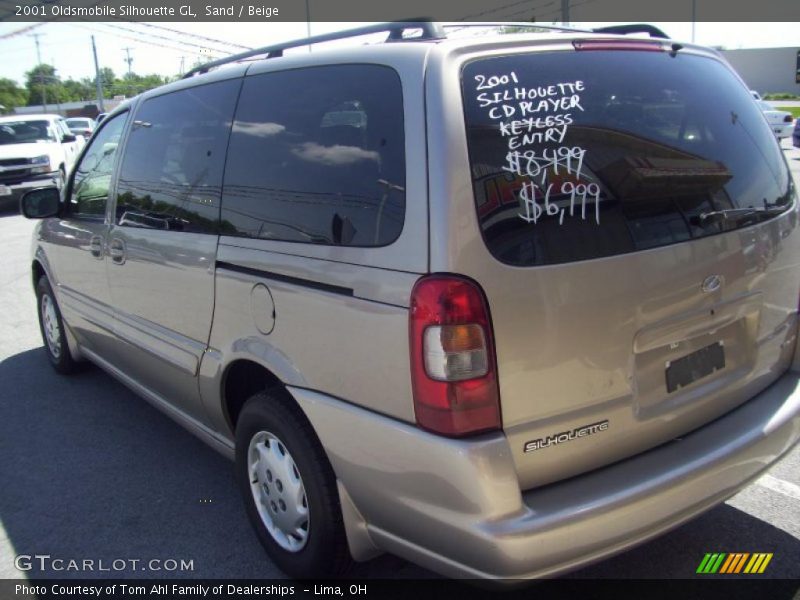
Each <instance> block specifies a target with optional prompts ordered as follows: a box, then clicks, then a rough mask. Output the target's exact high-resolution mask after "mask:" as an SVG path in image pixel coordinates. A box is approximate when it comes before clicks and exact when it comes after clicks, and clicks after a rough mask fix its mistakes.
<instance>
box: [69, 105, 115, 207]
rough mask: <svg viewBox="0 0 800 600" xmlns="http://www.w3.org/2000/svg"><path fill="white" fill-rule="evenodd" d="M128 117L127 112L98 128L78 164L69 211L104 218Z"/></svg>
mask: <svg viewBox="0 0 800 600" xmlns="http://www.w3.org/2000/svg"><path fill="white" fill-rule="evenodd" d="M127 119H128V113H127V112H125V113H122V114H120V115H117V116H115V117H114V118H113V119H111V120H110V121H108V122H107V123H106V124H105V126H104V127H103V128H102V129H101V130H100V131H98V132H97V135H96V136H95V137H94V138H93V139H92V141H91V143H90V144H89V147H88V148H87V149H86V152H85V153H84V155H83V157H82V158H81V161H80V163H79V164H78V165H77V166H76V167H75V175H74V179H73V182H72V191H71V193H70V197H69V202H67V211H68V212H69V213H70V214H72V215H74V216H78V217H96V218H101V219H102V218H103V217H104V216H105V213H106V202H107V200H108V192H109V190H110V189H111V175H112V173H113V171H114V158H115V157H116V155H117V149H118V147H119V141H120V138H121V137H122V131H123V130H124V129H125V122H126V121H127Z"/></svg>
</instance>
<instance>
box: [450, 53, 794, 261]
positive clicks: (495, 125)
mask: <svg viewBox="0 0 800 600" xmlns="http://www.w3.org/2000/svg"><path fill="white" fill-rule="evenodd" d="M462 86H463V95H464V108H465V116H466V124H467V138H468V140H467V141H468V146H469V156H470V161H471V169H472V182H473V190H474V194H475V202H476V210H477V212H478V218H479V221H480V226H481V230H482V233H483V236H484V240H485V241H486V244H487V246H488V248H489V250H490V251H491V252H492V254H494V255H495V256H496V257H497V258H498V259H500V260H501V261H503V262H505V263H508V264H513V265H519V266H531V265H541V264H553V263H560V262H569V261H576V260H585V259H591V258H598V257H602V256H610V255H614V254H622V253H626V252H635V251H638V250H642V249H646V248H653V247H656V246H664V245H667V244H673V243H679V242H683V241H688V240H691V239H693V238H698V237H703V236H707V235H713V234H717V233H721V232H724V231H729V230H732V229H736V228H739V227H744V226H746V225H750V224H752V223H754V222H758V221H759V220H763V219H767V218H771V217H772V216H774V215H775V214H776V211H774V210H769V211H758V212H756V211H740V212H736V213H726V214H728V215H729V218H726V219H708V218H704V215H705V214H706V213H709V212H711V211H720V210H725V209H731V208H748V207H759V208H764V207H766V208H774V207H787V208H788V206H789V205H791V202H792V198H793V189H792V187H791V180H790V178H789V175H788V172H787V168H786V163H785V161H784V158H783V156H782V155H781V151H780V148H779V147H778V145H777V144H776V143H775V139H774V136H773V135H772V133H771V131H770V129H769V127H768V126H767V124H766V122H765V121H764V118H763V117H762V115H761V114H760V112H759V110H758V107H757V106H756V103H755V102H753V97H752V96H751V95H750V93H749V91H748V90H747V89H746V88H745V87H743V86H742V85H741V83H740V82H739V81H738V80H737V79H736V77H735V76H734V75H733V74H732V73H731V72H730V71H729V70H728V68H727V67H725V66H724V65H723V64H722V63H720V62H718V61H716V60H714V59H711V58H706V57H701V56H697V55H691V54H688V53H685V52H684V53H677V54H676V55H674V56H673V55H671V54H670V53H667V52H641V51H604V50H597V51H584V52H578V51H566V52H548V53H536V54H523V55H520V54H517V55H512V56H503V57H497V58H488V59H477V60H474V61H472V62H470V63H468V64H467V65H466V66H465V67H464V70H463V73H462ZM777 212H780V211H777Z"/></svg>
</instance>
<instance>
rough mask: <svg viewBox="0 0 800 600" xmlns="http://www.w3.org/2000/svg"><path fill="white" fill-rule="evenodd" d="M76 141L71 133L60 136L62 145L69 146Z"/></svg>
mask: <svg viewBox="0 0 800 600" xmlns="http://www.w3.org/2000/svg"><path fill="white" fill-rule="evenodd" d="M77 139H78V138H77V137H75V136H74V135H72V134H71V133H70V134H66V133H65V134H64V135H62V136H61V143H62V144H69V143H70V142H74V141H76V140H77Z"/></svg>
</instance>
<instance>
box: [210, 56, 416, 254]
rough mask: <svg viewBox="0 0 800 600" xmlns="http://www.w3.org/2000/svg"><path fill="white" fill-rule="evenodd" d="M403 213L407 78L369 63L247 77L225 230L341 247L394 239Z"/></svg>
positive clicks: (231, 158)
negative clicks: (402, 84) (403, 87)
mask: <svg viewBox="0 0 800 600" xmlns="http://www.w3.org/2000/svg"><path fill="white" fill-rule="evenodd" d="M404 213H405V141H404V135H403V99H402V93H401V88H400V79H399V77H398V75H397V74H396V73H395V72H394V71H393V70H391V69H389V68H386V67H380V66H370V65H341V66H328V67H315V68H308V69H299V70H295V71H285V72H281V73H268V74H264V75H257V76H253V77H248V78H246V79H245V83H244V87H243V88H242V95H241V99H240V101H239V107H238V109H237V113H236V122H235V123H234V126H233V135H232V136H231V144H230V150H229V152H228V161H227V170H226V173H225V188H224V192H223V202H222V233H227V234H233V235H242V236H250V237H258V238H266V239H273V240H285V241H292V242H308V243H316V244H332V245H342V246H382V245H386V244H389V243H391V242H392V241H394V240H395V239H396V238H397V236H398V235H400V230H401V229H402V227H403V217H404Z"/></svg>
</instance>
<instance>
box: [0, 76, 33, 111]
mask: <svg viewBox="0 0 800 600" xmlns="http://www.w3.org/2000/svg"><path fill="white" fill-rule="evenodd" d="M27 103H28V91H27V90H26V89H25V88H21V87H19V86H18V85H17V82H16V81H14V80H13V79H7V78H5V77H0V105H2V107H3V108H0V113H3V112H8V111H10V110H11V109H12V108H13V107H15V106H25V104H27Z"/></svg>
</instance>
